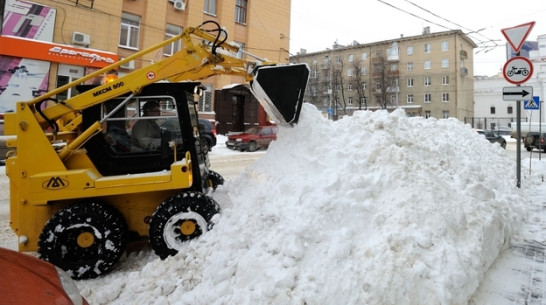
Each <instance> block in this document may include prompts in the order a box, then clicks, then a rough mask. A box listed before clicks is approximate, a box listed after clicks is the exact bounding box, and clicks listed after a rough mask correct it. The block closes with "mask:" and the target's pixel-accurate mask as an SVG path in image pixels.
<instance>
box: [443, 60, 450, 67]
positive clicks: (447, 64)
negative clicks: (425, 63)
mask: <svg viewBox="0 0 546 305" xmlns="http://www.w3.org/2000/svg"><path fill="white" fill-rule="evenodd" d="M442 68H449V59H445V58H444V59H442Z"/></svg>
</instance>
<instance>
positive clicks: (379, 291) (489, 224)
mask: <svg viewBox="0 0 546 305" xmlns="http://www.w3.org/2000/svg"><path fill="white" fill-rule="evenodd" d="M514 172H515V163H514V162H513V161H511V160H510V159H509V158H508V157H507V156H506V154H505V152H504V150H503V149H501V148H500V146H498V144H494V145H493V144H490V143H489V142H488V141H487V140H485V138H484V137H483V136H481V135H478V134H477V133H475V132H474V131H473V130H472V129H471V128H470V127H469V126H468V125H464V124H462V123H461V122H459V121H457V120H454V119H447V120H436V119H423V118H407V117H405V114H404V113H403V111H395V112H394V113H387V112H384V111H379V112H375V113H372V112H359V113H356V114H355V115H354V116H352V117H347V118H344V119H342V120H340V121H337V122H332V121H328V120H326V119H324V118H323V117H322V116H321V115H320V113H319V112H318V111H316V109H315V108H314V107H313V106H311V105H309V104H305V105H304V109H303V111H302V116H301V118H300V122H299V124H298V125H297V126H295V127H294V128H281V130H280V133H279V137H278V140H277V141H276V142H273V143H272V145H271V146H270V148H269V150H268V151H267V153H266V154H265V156H264V157H263V158H261V159H260V160H259V161H257V162H256V163H255V164H253V165H252V166H250V167H248V168H247V169H246V170H245V172H244V173H243V174H242V175H240V176H239V177H237V178H236V179H233V180H230V181H227V183H226V184H225V185H224V186H223V187H220V188H219V189H218V190H217V192H216V193H215V199H216V200H217V201H218V202H219V203H220V205H222V208H223V211H222V214H221V215H220V216H219V217H218V218H217V219H216V221H217V224H216V226H215V228H214V229H213V230H212V231H210V232H208V233H207V234H205V235H204V236H202V237H201V238H199V239H198V240H195V241H192V242H190V243H188V244H187V248H186V249H185V250H184V251H182V252H180V253H179V254H178V255H176V256H175V257H170V258H168V259H166V260H164V261H161V260H159V259H156V258H155V257H153V254H149V253H148V254H146V253H145V254H142V253H141V254H138V255H141V256H142V255H144V256H146V255H148V257H146V258H144V260H147V261H148V263H147V264H146V266H145V267H143V268H142V269H141V270H139V271H133V272H126V273H122V272H119V271H118V272H116V271H114V273H112V274H109V275H106V276H104V277H102V278H99V279H95V280H90V281H84V282H79V283H78V285H79V286H80V288H82V292H83V295H84V296H85V297H86V298H87V299H88V301H90V303H91V304H207V305H210V304H253V305H256V304H374V305H376V304H466V303H467V301H468V299H469V298H470V296H471V295H472V293H473V292H474V290H475V289H476V288H477V287H478V284H479V282H480V280H481V279H482V278H483V276H484V273H485V271H486V270H487V269H488V268H489V266H490V265H491V263H492V262H493V260H494V259H495V258H496V257H497V255H498V254H499V252H500V251H501V250H502V249H503V248H504V247H507V246H508V242H509V240H510V237H511V235H512V233H513V232H514V231H515V229H516V227H517V225H518V224H519V222H520V221H521V216H522V215H521V214H522V213H523V212H522V208H521V207H522V205H523V204H522V201H523V197H522V195H521V193H520V190H519V189H517V188H516V187H515V182H514V181H513V178H512V177H513V176H514ZM127 259H128V260H131V259H135V260H136V259H137V257H135V256H134V255H133V256H130V257H129V258H127ZM139 260H141V261H142V258H139ZM120 274H124V276H125V277H120ZM86 287H87V288H86ZM88 287H94V289H89V288H88Z"/></svg>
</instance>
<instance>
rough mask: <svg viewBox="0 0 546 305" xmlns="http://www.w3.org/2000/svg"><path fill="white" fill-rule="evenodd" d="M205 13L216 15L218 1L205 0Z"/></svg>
mask: <svg viewBox="0 0 546 305" xmlns="http://www.w3.org/2000/svg"><path fill="white" fill-rule="evenodd" d="M203 11H204V12H205V13H207V14H211V15H216V0H205V7H204V8H203Z"/></svg>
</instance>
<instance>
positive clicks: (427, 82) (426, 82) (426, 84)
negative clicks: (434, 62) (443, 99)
mask: <svg viewBox="0 0 546 305" xmlns="http://www.w3.org/2000/svg"><path fill="white" fill-rule="evenodd" d="M430 84H431V81H430V76H425V86H430Z"/></svg>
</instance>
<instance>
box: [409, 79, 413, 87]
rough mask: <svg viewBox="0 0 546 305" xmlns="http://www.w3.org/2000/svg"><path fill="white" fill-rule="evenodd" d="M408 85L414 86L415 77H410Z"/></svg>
mask: <svg viewBox="0 0 546 305" xmlns="http://www.w3.org/2000/svg"><path fill="white" fill-rule="evenodd" d="M408 87H413V78H408Z"/></svg>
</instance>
